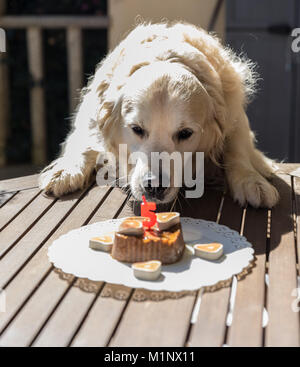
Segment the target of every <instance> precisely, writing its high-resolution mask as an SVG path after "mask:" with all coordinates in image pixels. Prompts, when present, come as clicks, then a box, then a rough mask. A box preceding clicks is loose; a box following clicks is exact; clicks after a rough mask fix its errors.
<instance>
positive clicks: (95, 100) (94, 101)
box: [40, 22, 278, 207]
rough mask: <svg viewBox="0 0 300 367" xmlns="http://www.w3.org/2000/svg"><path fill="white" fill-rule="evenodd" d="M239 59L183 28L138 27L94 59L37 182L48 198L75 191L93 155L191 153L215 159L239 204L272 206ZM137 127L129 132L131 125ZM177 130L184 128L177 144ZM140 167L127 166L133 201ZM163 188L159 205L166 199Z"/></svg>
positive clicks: (273, 194)
mask: <svg viewBox="0 0 300 367" xmlns="http://www.w3.org/2000/svg"><path fill="white" fill-rule="evenodd" d="M254 86H255V73H254V72H253V68H252V64H251V63H250V62H249V61H246V60H244V59H240V58H238V57H237V56H235V55H234V54H233V52H232V51H230V50H229V49H226V48H224V47H223V46H222V45H221V44H220V43H219V41H218V39H217V38H215V37H214V36H212V35H210V34H208V33H207V32H206V31H204V30H202V29H199V28H197V27H195V26H193V25H189V24H184V23H180V22H176V23H172V24H165V23H160V24H141V25H139V26H137V27H136V28H135V29H134V30H133V31H132V32H131V33H130V34H129V35H128V36H127V37H126V38H125V39H124V40H123V41H122V42H121V43H120V44H119V46H118V47H117V48H116V49H115V50H114V51H113V52H112V53H110V54H109V55H108V57H107V58H106V59H105V60H104V61H103V62H102V63H101V64H100V65H99V67H98V68H97V71H96V74H95V76H94V77H93V79H92V80H91V81H90V83H89V85H88V87H87V88H85V89H84V91H83V98H82V102H81V104H80V106H79V109H78V112H77V114H76V118H75V120H74V123H73V129H72V132H71V133H70V135H69V136H68V138H67V140H66V142H65V143H64V146H63V149H62V153H61V156H60V157H59V158H58V159H57V160H56V161H54V162H53V163H52V164H50V165H49V166H48V167H47V168H45V170H44V171H43V172H42V174H41V177H40V185H41V188H42V189H44V190H46V191H47V192H49V193H52V194H54V195H55V196H61V195H63V194H66V193H69V192H73V191H75V190H77V189H82V188H83V187H84V186H85V185H86V183H87V182H88V180H89V178H90V175H91V174H92V172H93V170H94V169H95V166H96V160H97V157H98V155H99V153H100V154H101V152H105V151H110V152H113V153H114V154H115V155H116V156H117V154H118V146H119V144H121V143H124V144H128V147H129V150H130V152H132V151H143V152H145V153H146V154H149V153H150V152H151V151H158V152H161V151H167V152H170V153H171V152H173V151H179V152H184V151H193V152H196V151H199V152H204V153H205V154H206V156H207V157H209V158H210V159H211V160H212V161H213V162H215V163H217V162H218V161H220V159H221V157H222V162H223V163H222V164H223V165H224V169H225V173H226V177H227V181H228V184H229V188H230V190H231V192H232V195H233V197H234V199H235V200H237V201H238V202H239V203H240V204H241V205H244V204H245V203H246V202H249V203H250V204H251V205H253V206H255V207H258V206H266V207H272V206H274V205H275V204H276V202H277V201H278V192H277V190H276V189H275V188H274V187H273V186H272V185H271V184H270V183H269V182H268V181H267V178H269V177H270V176H271V175H272V172H273V168H272V161H270V160H269V159H267V158H266V157H265V156H264V155H263V154H262V153H261V152H260V151H258V150H257V149H256V148H255V139H254V134H253V133H252V132H251V130H250V127H249V122H248V118H247V115H246V113H245V107H246V106H247V103H248V101H249V96H251V94H252V93H253V92H254ZM133 125H134V126H135V125H142V127H143V129H145V131H146V132H147V133H146V136H145V137H139V136H136V135H135V134H134V132H133V131H132V126H133ZM182 128H189V129H191V130H192V131H193V132H194V134H193V135H192V136H191V138H190V139H188V140H186V141H178V140H177V139H176V133H177V132H178V131H180V129H182ZM146 171H147V167H136V169H135V170H134V173H133V177H132V179H131V187H132V191H133V194H134V195H135V196H136V197H137V198H140V197H141V194H142V192H141V178H142V174H143V173H144V172H146ZM176 193H177V190H176V189H174V188H173V189H172V188H171V189H170V190H169V192H168V194H167V195H166V199H165V201H170V200H171V199H172V198H174V196H176Z"/></svg>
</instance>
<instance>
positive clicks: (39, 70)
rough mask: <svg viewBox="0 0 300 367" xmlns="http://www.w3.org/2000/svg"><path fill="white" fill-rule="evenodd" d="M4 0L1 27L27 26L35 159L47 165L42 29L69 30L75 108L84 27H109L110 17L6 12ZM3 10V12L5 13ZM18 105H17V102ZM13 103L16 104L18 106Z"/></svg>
mask: <svg viewBox="0 0 300 367" xmlns="http://www.w3.org/2000/svg"><path fill="white" fill-rule="evenodd" d="M1 3H2V4H3V0H0V28H3V29H4V30H8V29H20V28H22V29H26V32H27V47H28V65H29V72H30V75H31V78H32V82H33V83H32V88H31V91H30V105H31V110H30V111H31V131H32V163H33V164H35V165H43V164H45V163H46V161H47V154H46V153H47V149H46V147H47V135H46V131H47V129H46V105H45V91H44V86H43V80H44V67H43V65H44V55H43V37H42V30H43V29H46V28H48V29H49V28H50V29H55V28H64V29H66V32H67V54H68V80H69V104H70V110H71V111H74V109H75V106H76V103H77V98H76V97H77V96H78V90H80V89H81V88H82V83H83V60H82V29H87V28H90V29H91V28H93V29H105V28H108V25H109V21H108V18H107V17H103V16H78V17H77V16H4V15H3V13H4V7H1ZM1 10H2V14H1ZM6 57H7V55H6V54H5V53H2V54H1V53H0V166H1V165H4V164H5V162H6V158H5V150H6V149H5V148H6V139H7V135H8V121H9V109H10V107H9V103H10V100H9V81H8V76H7V75H8V66H7V63H6V62H5V58H6ZM15 107H16V106H15ZM15 107H14V106H13V108H15Z"/></svg>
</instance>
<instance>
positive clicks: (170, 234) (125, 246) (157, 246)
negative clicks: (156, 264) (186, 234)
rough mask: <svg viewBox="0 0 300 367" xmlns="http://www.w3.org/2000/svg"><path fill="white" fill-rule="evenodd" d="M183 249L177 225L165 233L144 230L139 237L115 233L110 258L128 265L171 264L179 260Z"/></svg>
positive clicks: (179, 227) (178, 225)
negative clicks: (137, 263)
mask: <svg viewBox="0 0 300 367" xmlns="http://www.w3.org/2000/svg"><path fill="white" fill-rule="evenodd" d="M184 248H185V243H184V240H183V235H182V228H181V224H180V223H178V224H176V225H175V226H173V227H171V228H169V229H168V230H165V231H158V230H156V229H150V230H145V232H144V234H143V235H141V236H133V235H124V234H120V233H116V234H115V239H114V245H113V249H112V257H113V258H114V259H116V260H118V261H122V262H128V263H135V262H143V261H151V260H159V261H161V262H162V264H173V263H175V262H177V261H179V260H180V259H181V257H182V255H183V252H184Z"/></svg>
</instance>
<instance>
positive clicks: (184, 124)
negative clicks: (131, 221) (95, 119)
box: [102, 62, 222, 203]
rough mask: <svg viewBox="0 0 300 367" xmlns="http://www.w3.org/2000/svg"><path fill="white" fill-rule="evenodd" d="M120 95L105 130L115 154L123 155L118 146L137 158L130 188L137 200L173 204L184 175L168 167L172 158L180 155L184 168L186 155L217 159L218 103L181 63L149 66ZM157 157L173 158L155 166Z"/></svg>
mask: <svg viewBox="0 0 300 367" xmlns="http://www.w3.org/2000/svg"><path fill="white" fill-rule="evenodd" d="M116 93H117V95H118V97H117V98H116V100H115V101H113V102H112V103H107V106H106V112H105V114H106V119H105V124H103V126H102V131H103V134H104V138H105V140H107V141H109V150H113V151H114V152H115V154H116V155H118V146H120V144H126V145H127V147H128V154H129V155H130V154H132V153H135V158H136V163H135V165H134V166H133V169H132V170H131V175H130V185H131V191H132V193H133V195H134V196H135V198H136V199H138V200H141V198H142V195H145V196H146V197H147V198H148V199H151V200H153V201H157V202H164V203H166V202H170V201H172V200H173V199H174V198H175V197H176V195H177V194H178V190H179V188H178V187H177V185H176V182H175V181H176V175H177V174H178V172H177V171H178V170H176V164H174V160H172V159H171V164H169V163H170V161H169V162H166V163H167V164H164V160H168V159H170V156H168V155H172V153H174V152H178V153H179V154H180V155H181V156H182V159H181V164H183V162H184V160H183V153H184V152H191V153H195V152H205V153H207V154H211V155H212V156H213V154H214V152H215V151H216V150H217V149H218V147H217V146H218V144H219V143H220V141H221V140H222V131H221V128H220V126H219V123H218V121H217V119H216V111H215V108H214V102H213V98H212V97H211V96H210V94H209V93H208V91H207V88H206V86H205V85H204V83H202V82H201V81H200V80H199V78H198V77H197V76H196V75H195V73H194V72H193V71H192V70H191V69H189V67H187V66H186V65H183V64H181V63H178V62H154V63H150V64H149V65H146V66H143V67H141V68H139V69H138V70H137V71H135V72H134V73H133V74H132V75H131V76H130V78H128V80H127V82H126V83H125V84H124V86H123V87H122V88H121V89H120V90H119V91H116ZM154 152H155V153H168V154H165V155H164V154H163V155H161V156H160V158H161V160H160V164H159V165H158V166H157V165H156V166H155V167H153V160H151V159H153V155H151V153H154ZM178 153H177V154H178ZM151 163H152V164H151ZM177 163H178V162H177ZM129 168H130V169H131V168H132V167H131V165H130V162H129Z"/></svg>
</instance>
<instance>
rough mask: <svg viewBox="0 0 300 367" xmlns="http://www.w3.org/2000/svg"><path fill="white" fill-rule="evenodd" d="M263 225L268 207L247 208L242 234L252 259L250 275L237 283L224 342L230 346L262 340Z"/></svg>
mask: <svg viewBox="0 0 300 367" xmlns="http://www.w3.org/2000/svg"><path fill="white" fill-rule="evenodd" d="M267 225H268V210H266V209H259V210H255V209H253V208H251V207H249V208H247V213H246V219H245V226H244V236H245V237H246V238H247V240H248V241H249V242H250V243H252V245H253V248H254V250H255V257H256V259H255V265H254V267H253V268H252V270H251V275H248V276H246V277H245V279H242V280H240V281H239V282H238V284H237V291H236V298H235V305H234V310H233V320H232V325H231V327H230V328H229V332H228V340H227V343H226V344H227V345H229V346H232V347H233V346H235V347H258V346H262V343H263V328H262V315H263V308H264V301H265V269H266V245H267Z"/></svg>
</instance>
